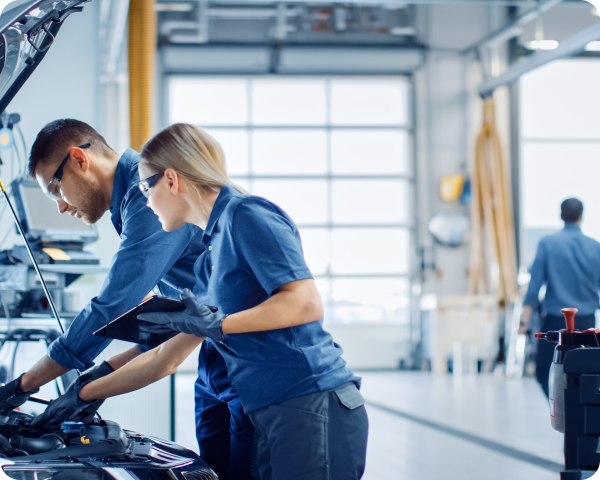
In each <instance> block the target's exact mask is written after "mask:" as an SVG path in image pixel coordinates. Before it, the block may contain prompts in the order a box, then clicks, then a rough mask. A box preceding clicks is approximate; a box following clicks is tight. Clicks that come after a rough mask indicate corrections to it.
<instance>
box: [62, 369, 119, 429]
mask: <svg viewBox="0 0 600 480" xmlns="http://www.w3.org/2000/svg"><path fill="white" fill-rule="evenodd" d="M114 371H115V369H114V368H112V367H111V366H110V364H109V363H108V362H102V363H101V364H100V365H96V366H95V367H92V368H90V369H89V370H86V371H85V372H84V373H83V374H81V375H79V376H78V377H77V378H76V379H75V380H73V382H72V383H71V385H69V388H68V389H67V391H69V390H70V389H73V388H74V389H77V391H79V390H81V389H82V388H83V386H84V385H85V384H86V383H89V382H93V381H94V380H98V379H99V378H102V377H105V376H106V375H110V374H111V373H113V372H114ZM65 393H66V392H65ZM103 403H104V400H96V401H95V402H92V403H91V404H90V405H89V406H87V407H85V408H84V409H83V410H82V411H81V412H79V413H78V414H77V415H75V416H74V417H73V418H71V419H70V420H72V421H73V422H83V423H85V424H86V425H87V424H89V423H91V422H92V421H93V420H94V416H95V415H96V412H97V411H98V409H99V408H100V406H101V405H102V404H103Z"/></svg>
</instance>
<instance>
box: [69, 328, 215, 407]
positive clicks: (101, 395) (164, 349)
mask: <svg viewBox="0 0 600 480" xmlns="http://www.w3.org/2000/svg"><path fill="white" fill-rule="evenodd" d="M203 340H204V338H198V337H196V336H194V335H186V334H184V333H180V334H179V335H177V336H176V337H173V338H171V339H170V340H168V341H166V342H165V343H163V344H162V345H160V346H158V347H156V348H154V349H152V350H150V351H149V352H146V353H143V354H141V355H139V356H138V357H137V358H135V359H133V360H132V361H130V362H129V363H127V364H126V365H124V366H123V367H121V368H119V369H118V370H117V371H115V372H113V373H111V374H110V375H107V376H105V377H102V378H100V379H98V380H95V381H93V382H91V383H88V384H87V385H85V386H84V387H83V388H82V389H81V391H80V392H79V398H81V399H82V400H85V401H88V402H89V401H93V400H99V399H105V398H109V397H114V396H117V395H122V394H124V393H128V392H133V391H134V390H139V389H140V388H143V387H145V386H147V385H150V384H151V383H154V382H157V381H158V380H160V379H161V378H163V377H166V376H167V375H171V374H173V373H175V371H176V370H177V367H178V366H179V365H180V364H181V362H183V361H184V360H185V359H186V358H187V357H188V356H189V355H190V353H192V351H193V350H194V349H195V348H196V347H197V346H198V345H200V343H202V341H203Z"/></svg>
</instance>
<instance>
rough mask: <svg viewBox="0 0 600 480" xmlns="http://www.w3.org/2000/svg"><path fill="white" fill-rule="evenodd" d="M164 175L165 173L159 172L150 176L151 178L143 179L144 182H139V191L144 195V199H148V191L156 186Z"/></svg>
mask: <svg viewBox="0 0 600 480" xmlns="http://www.w3.org/2000/svg"><path fill="white" fill-rule="evenodd" d="M164 174H165V172H161V173H157V174H155V175H152V176H151V177H148V178H145V179H144V180H140V190H141V191H142V193H143V194H144V197H146V198H148V194H149V193H150V189H151V188H152V187H153V186H154V185H156V182H158V181H159V180H160V179H161V177H162V176H163V175H164Z"/></svg>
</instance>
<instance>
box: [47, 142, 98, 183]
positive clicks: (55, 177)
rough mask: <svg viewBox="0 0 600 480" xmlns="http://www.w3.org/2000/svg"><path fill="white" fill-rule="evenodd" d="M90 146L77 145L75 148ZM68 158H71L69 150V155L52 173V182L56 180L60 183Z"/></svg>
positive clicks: (87, 144)
mask: <svg viewBox="0 0 600 480" xmlns="http://www.w3.org/2000/svg"><path fill="white" fill-rule="evenodd" d="M91 146H92V144H91V143H86V144H84V145H78V146H77V147H76V148H90V147H91ZM69 157H71V150H69V153H67V156H66V157H65V159H64V160H63V161H62V162H60V165H59V166H58V168H57V169H56V172H54V175H52V180H56V181H57V182H59V183H60V182H62V177H63V173H64V171H65V165H66V163H67V160H69Z"/></svg>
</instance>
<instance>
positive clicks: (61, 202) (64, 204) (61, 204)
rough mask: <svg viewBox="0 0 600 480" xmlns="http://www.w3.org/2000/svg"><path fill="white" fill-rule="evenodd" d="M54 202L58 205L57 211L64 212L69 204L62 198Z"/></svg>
mask: <svg viewBox="0 0 600 480" xmlns="http://www.w3.org/2000/svg"><path fill="white" fill-rule="evenodd" d="M56 204H57V205H58V211H59V212H60V213H66V212H67V209H68V208H69V205H68V204H67V202H65V201H64V200H57V201H56Z"/></svg>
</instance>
